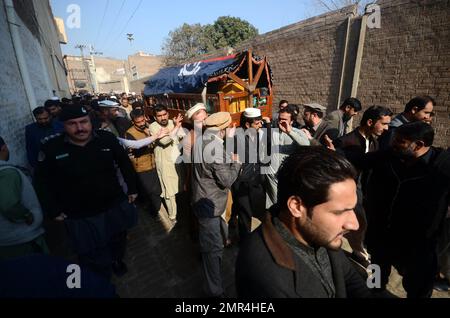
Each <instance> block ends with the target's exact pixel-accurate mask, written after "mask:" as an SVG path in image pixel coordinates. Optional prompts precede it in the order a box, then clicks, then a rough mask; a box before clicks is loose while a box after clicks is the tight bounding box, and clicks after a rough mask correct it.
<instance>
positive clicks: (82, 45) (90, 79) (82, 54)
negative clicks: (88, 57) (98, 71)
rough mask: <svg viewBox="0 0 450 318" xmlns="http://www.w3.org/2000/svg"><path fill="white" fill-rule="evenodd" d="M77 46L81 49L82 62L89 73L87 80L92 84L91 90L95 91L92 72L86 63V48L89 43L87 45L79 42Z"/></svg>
mask: <svg viewBox="0 0 450 318" xmlns="http://www.w3.org/2000/svg"><path fill="white" fill-rule="evenodd" d="M75 48H76V49H80V52H81V63H82V65H83V69H84V72H85V73H87V80H88V82H89V85H90V86H91V87H90V88H91V91H92V92H94V85H93V84H92V78H91V72H90V70H89V67H88V69H87V70H86V64H85V60H84V49H86V48H87V45H85V44H77V45H75Z"/></svg>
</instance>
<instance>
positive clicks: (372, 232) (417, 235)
mask: <svg viewBox="0 0 450 318" xmlns="http://www.w3.org/2000/svg"><path fill="white" fill-rule="evenodd" d="M433 139H434V130H433V128H432V127H431V126H430V125H429V124H427V123H425V122H423V121H416V122H413V123H406V124H404V125H401V126H400V127H398V128H397V129H396V130H395V133H394V137H393V140H392V146H391V148H390V149H389V150H387V151H383V152H378V153H369V154H366V156H365V157H364V160H361V162H360V164H361V166H362V167H364V168H365V169H366V170H370V177H369V179H368V182H367V187H366V191H365V194H366V196H365V202H364V208H365V210H366V213H367V223H368V228H367V234H366V242H367V249H368V252H369V253H370V255H371V256H372V263H373V264H378V265H379V266H380V267H381V288H382V289H383V288H385V287H386V285H387V283H388V281H389V275H390V272H391V266H394V267H395V268H396V269H397V270H398V272H399V273H400V275H402V276H403V282H402V283H403V287H404V288H405V290H406V292H407V297H408V298H425V297H431V294H432V291H433V282H434V278H435V276H436V274H437V272H438V269H437V255H436V247H437V240H438V237H439V234H440V231H441V227H442V225H443V222H444V219H445V215H446V213H447V208H448V199H449V193H450V190H449V189H450V152H449V151H446V150H444V149H442V148H437V147H433V146H432V144H433Z"/></svg>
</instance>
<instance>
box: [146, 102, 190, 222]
mask: <svg viewBox="0 0 450 318" xmlns="http://www.w3.org/2000/svg"><path fill="white" fill-rule="evenodd" d="M153 112H154V117H155V122H153V123H152V124H151V125H150V127H149V130H150V134H152V135H157V134H158V132H159V131H160V130H161V129H162V128H166V129H167V130H168V132H169V133H171V132H172V131H173V130H175V129H177V130H178V132H177V133H176V135H173V134H172V135H170V136H166V137H164V138H161V139H159V140H158V141H157V142H156V144H155V160H156V170H157V171H158V177H159V181H160V182H161V197H162V198H163V199H164V201H165V204H166V206H167V213H168V216H169V219H170V220H171V221H172V222H176V219H177V201H176V194H177V193H178V192H179V191H180V186H181V180H180V175H181V173H180V171H179V169H180V168H181V167H180V165H179V164H176V160H177V158H178V157H179V156H180V150H179V148H178V145H179V142H180V140H181V139H182V138H183V137H184V133H183V131H182V130H181V129H179V128H180V127H181V122H182V120H183V117H182V116H181V114H178V116H177V117H176V118H174V120H171V119H169V112H168V110H167V107H166V106H164V105H161V104H157V105H155V107H154V108H153Z"/></svg>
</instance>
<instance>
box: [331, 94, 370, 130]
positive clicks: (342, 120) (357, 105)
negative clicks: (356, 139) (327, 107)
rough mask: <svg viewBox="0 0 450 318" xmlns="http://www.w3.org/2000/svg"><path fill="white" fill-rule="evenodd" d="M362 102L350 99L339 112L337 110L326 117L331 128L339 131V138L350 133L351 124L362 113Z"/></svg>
mask: <svg viewBox="0 0 450 318" xmlns="http://www.w3.org/2000/svg"><path fill="white" fill-rule="evenodd" d="M361 109H362V107H361V102H360V101H359V100H358V99H356V98H353V97H349V98H347V99H346V100H344V102H343V103H342V105H341V107H339V109H338V110H335V111H333V112H331V113H329V114H328V115H327V117H325V120H326V121H327V122H328V124H329V126H330V128H334V129H337V131H338V136H337V137H342V136H344V135H345V134H348V133H349V132H350V127H349V125H348V124H349V122H350V120H351V119H352V118H353V117H354V116H356V115H358V112H359V111H361Z"/></svg>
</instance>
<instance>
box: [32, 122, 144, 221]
mask: <svg viewBox="0 0 450 318" xmlns="http://www.w3.org/2000/svg"><path fill="white" fill-rule="evenodd" d="M38 160H39V162H38V166H37V170H36V176H35V186H36V190H37V193H38V196H39V200H40V201H41V204H42V206H43V208H44V210H45V212H46V213H47V214H48V215H49V216H51V217H56V216H58V215H59V214H61V213H65V214H66V215H67V216H68V217H69V218H84V217H89V216H94V215H97V214H100V213H102V212H105V211H106V210H108V209H109V208H110V207H111V206H113V205H114V203H116V202H117V201H120V200H123V199H125V198H126V197H125V194H124V192H123V190H122V187H121V185H120V183H119V180H118V177H117V168H116V164H117V166H118V167H119V168H120V171H121V172H122V175H123V178H124V180H125V182H126V184H127V186H128V194H135V193H137V189H136V176H135V172H134V168H133V166H132V164H131V162H130V159H129V158H128V155H127V153H126V151H125V150H124V149H123V148H122V146H121V145H120V144H119V142H118V140H117V138H116V137H115V136H114V135H113V134H112V133H110V132H107V131H101V130H98V131H95V132H93V138H92V140H91V141H89V143H88V144H86V145H85V146H84V147H80V146H76V145H73V144H72V143H70V142H69V141H68V140H67V137H66V135H65V134H61V135H59V136H56V137H54V138H52V139H50V140H48V141H47V142H46V143H45V144H43V145H42V147H41V153H40V155H39V158H38Z"/></svg>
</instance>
